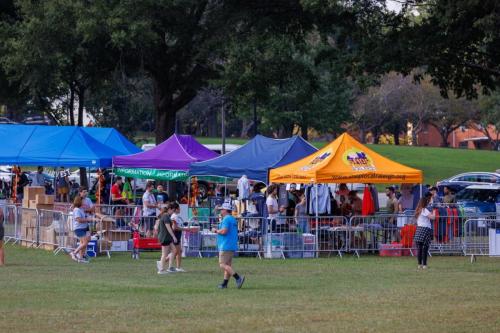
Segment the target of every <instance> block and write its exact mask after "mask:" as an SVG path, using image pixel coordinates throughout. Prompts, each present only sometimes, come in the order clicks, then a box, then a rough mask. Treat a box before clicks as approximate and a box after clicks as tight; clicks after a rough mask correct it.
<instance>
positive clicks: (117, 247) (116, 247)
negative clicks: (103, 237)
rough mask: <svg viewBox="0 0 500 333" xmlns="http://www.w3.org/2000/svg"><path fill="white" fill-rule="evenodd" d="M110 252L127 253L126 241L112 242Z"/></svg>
mask: <svg viewBox="0 0 500 333" xmlns="http://www.w3.org/2000/svg"><path fill="white" fill-rule="evenodd" d="M110 251H114V252H127V251H128V241H113V242H112V243H111V249H110Z"/></svg>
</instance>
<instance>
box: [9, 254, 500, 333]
mask: <svg viewBox="0 0 500 333" xmlns="http://www.w3.org/2000/svg"><path fill="white" fill-rule="evenodd" d="M6 255H7V263H8V265H7V266H5V267H2V268H0V295H1V296H0V300H1V301H0V332H140V333H146V332H148V333H150V332H219V331H225V332H316V331H318V332H398V333H399V332H498V331H499V330H500V316H499V315H498V313H499V312H500V301H499V300H500V261H499V259H490V258H479V259H478V262H476V263H474V264H471V263H470V262H469V261H468V259H467V258H464V257H433V258H431V259H430V269H429V271H427V272H416V270H415V266H416V263H415V259H414V258H410V257H407V258H380V257H371V256H367V257H362V258H361V259H356V258H353V257H350V256H347V257H344V258H343V259H340V258H336V257H332V258H321V259H314V260H286V261H283V260H272V261H271V260H259V259H254V258H236V259H235V266H236V268H237V270H238V271H239V272H240V273H243V274H245V275H246V277H247V281H246V282H245V285H244V287H243V288H242V289H240V290H238V289H235V288H234V280H233V281H231V282H230V289H227V290H218V289H216V285H217V283H219V282H220V278H221V274H220V272H219V270H218V267H217V264H216V259H215V258H210V259H187V260H185V265H184V266H185V268H186V269H187V270H188V272H187V273H177V274H174V275H166V276H165V275H163V276H159V275H157V274H156V272H155V260H156V257H157V254H155V253H148V254H145V255H143V256H142V257H141V259H140V260H137V261H133V260H132V259H130V258H129V256H127V255H125V254H122V255H114V256H113V257H112V258H111V259H110V260H109V259H107V258H104V257H102V258H97V259H95V260H93V261H92V262H91V263H90V264H89V265H84V264H76V263H74V262H72V261H71V260H70V259H69V258H68V257H67V256H65V255H59V256H53V255H52V254H51V253H48V252H45V251H42V250H34V249H25V248H19V247H15V246H10V245H8V246H7V248H6Z"/></svg>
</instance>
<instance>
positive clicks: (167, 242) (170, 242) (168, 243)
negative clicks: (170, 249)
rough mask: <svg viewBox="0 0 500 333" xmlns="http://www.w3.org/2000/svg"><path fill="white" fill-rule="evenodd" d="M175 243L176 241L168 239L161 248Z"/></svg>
mask: <svg viewBox="0 0 500 333" xmlns="http://www.w3.org/2000/svg"><path fill="white" fill-rule="evenodd" d="M173 242H174V241H173V240H172V239H166V240H165V241H164V242H162V243H161V246H169V245H170V244H172V243H173Z"/></svg>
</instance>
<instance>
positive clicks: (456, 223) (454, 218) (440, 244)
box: [429, 209, 496, 254]
mask: <svg viewBox="0 0 500 333" xmlns="http://www.w3.org/2000/svg"><path fill="white" fill-rule="evenodd" d="M433 213H434V214H435V219H434V220H432V221H431V224H432V232H433V240H432V243H431V246H430V248H429V252H431V253H434V254H462V253H463V247H464V238H465V224H466V222H467V221H468V220H471V219H483V220H491V219H494V218H495V217H496V216H495V215H493V214H481V213H459V214H457V209H447V210H446V214H439V211H437V210H436V209H434V210H433ZM441 213H442V212H441Z"/></svg>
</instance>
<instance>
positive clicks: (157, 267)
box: [156, 261, 161, 272]
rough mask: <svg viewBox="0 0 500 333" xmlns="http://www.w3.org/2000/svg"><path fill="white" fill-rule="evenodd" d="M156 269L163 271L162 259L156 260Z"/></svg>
mask: <svg viewBox="0 0 500 333" xmlns="http://www.w3.org/2000/svg"><path fill="white" fill-rule="evenodd" d="M156 269H157V270H158V272H159V271H161V261H157V262H156Z"/></svg>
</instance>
